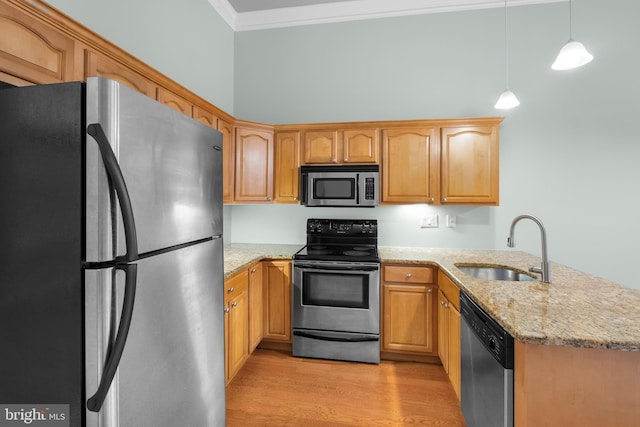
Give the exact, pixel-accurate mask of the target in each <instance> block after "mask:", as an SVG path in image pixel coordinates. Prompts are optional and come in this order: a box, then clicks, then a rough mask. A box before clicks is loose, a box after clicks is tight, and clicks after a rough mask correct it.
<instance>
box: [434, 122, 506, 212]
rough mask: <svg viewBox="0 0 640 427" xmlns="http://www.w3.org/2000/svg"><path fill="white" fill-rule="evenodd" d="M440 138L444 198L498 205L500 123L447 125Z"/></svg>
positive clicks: (442, 194) (449, 201)
mask: <svg viewBox="0 0 640 427" xmlns="http://www.w3.org/2000/svg"><path fill="white" fill-rule="evenodd" d="M440 140H441V151H442V160H441V166H440V185H441V197H442V200H441V202H442V203H464V204H475V203H477V204H488V205H497V204H498V202H499V198H498V196H499V185H498V181H499V175H498V173H499V166H498V161H499V154H498V127H497V126H474V127H445V128H442V129H441V135H440Z"/></svg>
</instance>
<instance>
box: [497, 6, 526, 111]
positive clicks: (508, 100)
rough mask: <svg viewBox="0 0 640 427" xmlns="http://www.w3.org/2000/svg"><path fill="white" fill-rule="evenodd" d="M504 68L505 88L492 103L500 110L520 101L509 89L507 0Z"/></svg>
mask: <svg viewBox="0 0 640 427" xmlns="http://www.w3.org/2000/svg"><path fill="white" fill-rule="evenodd" d="M504 69H505V82H506V84H505V86H506V89H505V91H504V92H502V94H500V97H499V98H498V102H496V105H494V107H495V108H497V109H500V110H506V109H509V108H513V107H517V106H518V105H520V101H518V98H516V95H515V94H514V93H513V92H511V91H510V90H509V44H508V42H507V0H504Z"/></svg>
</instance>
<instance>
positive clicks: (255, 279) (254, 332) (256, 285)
mask: <svg viewBox="0 0 640 427" xmlns="http://www.w3.org/2000/svg"><path fill="white" fill-rule="evenodd" d="M263 289H264V286H263V280H262V263H261V262H257V263H255V264H254V265H253V266H251V267H250V268H249V353H253V350H255V349H256V347H257V346H258V344H260V341H262V337H263V336H264V334H263V330H264V326H263V325H264V298H263V295H264V292H263Z"/></svg>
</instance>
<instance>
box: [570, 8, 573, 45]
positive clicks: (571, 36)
mask: <svg viewBox="0 0 640 427" xmlns="http://www.w3.org/2000/svg"><path fill="white" fill-rule="evenodd" d="M572 3H573V2H572V1H571V0H569V40H571V39H572V38H573V28H571V21H572V19H571V16H572V10H571V4H572Z"/></svg>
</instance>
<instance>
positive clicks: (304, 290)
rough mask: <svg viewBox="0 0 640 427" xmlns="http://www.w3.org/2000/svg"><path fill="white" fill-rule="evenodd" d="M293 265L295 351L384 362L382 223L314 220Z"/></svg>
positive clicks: (320, 356)
mask: <svg viewBox="0 0 640 427" xmlns="http://www.w3.org/2000/svg"><path fill="white" fill-rule="evenodd" d="M293 267H294V269H293V297H292V306H293V322H292V323H293V355H294V356H300V357H314V358H324V359H336V360H350V361H358V362H368V363H379V362H380V261H379V257H378V253H377V222H376V221H375V220H327V219H309V220H308V221H307V246H305V247H304V248H303V249H301V250H300V251H299V252H298V253H297V254H296V255H295V256H294V264H293Z"/></svg>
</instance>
